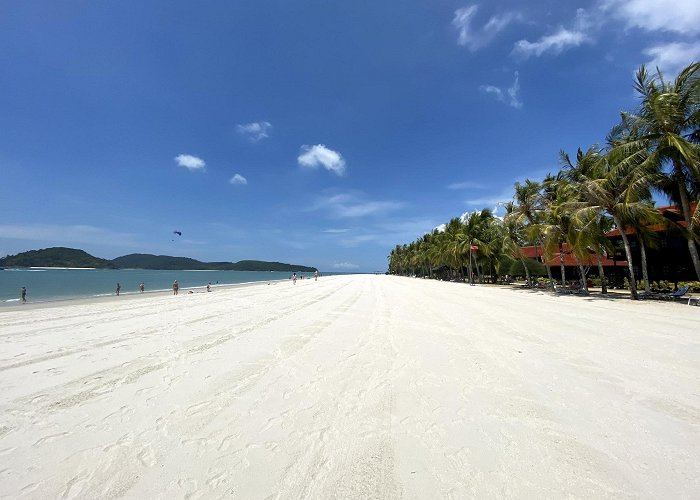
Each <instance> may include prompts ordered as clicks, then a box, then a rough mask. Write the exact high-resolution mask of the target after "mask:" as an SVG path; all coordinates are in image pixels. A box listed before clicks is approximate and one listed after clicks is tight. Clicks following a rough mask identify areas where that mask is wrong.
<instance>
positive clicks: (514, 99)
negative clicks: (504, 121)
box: [479, 71, 523, 109]
mask: <svg viewBox="0 0 700 500" xmlns="http://www.w3.org/2000/svg"><path fill="white" fill-rule="evenodd" d="M479 90H481V91H482V92H486V93H487V94H491V95H493V96H494V97H495V98H496V100H498V101H501V102H503V103H505V104H507V105H508V106H511V107H513V108H516V109H520V108H522V107H523V103H522V101H521V100H520V95H519V94H520V75H519V74H518V72H517V71H516V72H515V80H514V81H513V85H511V86H510V87H508V88H507V89H505V90H503V89H501V88H500V87H496V86H494V85H482V86H481V87H479Z"/></svg>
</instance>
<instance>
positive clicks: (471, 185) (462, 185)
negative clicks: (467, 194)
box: [447, 181, 484, 189]
mask: <svg viewBox="0 0 700 500" xmlns="http://www.w3.org/2000/svg"><path fill="white" fill-rule="evenodd" d="M447 189H484V185H483V184H479V183H478V182H469V181H467V182H453V183H452V184H450V185H449V186H447Z"/></svg>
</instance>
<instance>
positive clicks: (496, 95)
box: [0, 0, 700, 271]
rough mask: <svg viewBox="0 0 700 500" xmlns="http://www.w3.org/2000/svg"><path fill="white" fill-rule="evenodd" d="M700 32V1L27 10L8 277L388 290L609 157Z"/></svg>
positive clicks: (16, 97)
mask: <svg viewBox="0 0 700 500" xmlns="http://www.w3.org/2000/svg"><path fill="white" fill-rule="evenodd" d="M699 32H700V3H699V2H697V0H692V1H691V0H676V1H673V2H671V1H670V0H631V1H626V2H623V1H619V0H598V1H588V2H580V3H571V2H558V1H550V0H535V1H532V2H528V3H527V5H524V4H523V2H515V1H501V2H483V3H481V4H477V3H468V2H456V1H443V0H431V1H423V2H418V1H413V0H407V1H404V2H386V1H376V0H374V1H365V0H358V1H345V2H338V1H328V0H317V1H303V0H300V1H295V2H290V1H288V0H278V1H259V0H255V1H252V0H251V1H236V2H232V1H203V2H185V1H179V0H175V1H168V2H127V1H125V2H88V1H77V0H75V1H65V2H57V1H55V0H50V1H32V2H20V1H15V2H6V3H4V5H3V9H2V12H0V66H1V67H2V71H1V72H0V130H1V131H2V132H1V133H0V174H1V175H0V209H1V210H2V214H3V216H2V219H0V254H2V255H4V254H14V253H17V252H21V251H25V250H30V249H36V248H44V247H49V246H70V247H75V248H82V249H85V250H86V251H88V252H90V253H92V254H93V255H96V256H99V257H105V258H113V257H117V256H119V255H124V254H128V253H134V252H143V253H155V254H168V255H181V256H189V257H193V258H197V259H200V260H205V261H214V260H216V261H221V260H228V261H237V260H241V259H261V260H277V261H283V262H294V263H298V264H306V265H310V266H317V267H318V268H320V269H322V270H327V271H374V270H384V269H385V268H386V256H387V255H388V253H389V251H390V250H391V248H393V246H394V245H395V244H398V243H407V242H410V241H413V240H414V239H416V238H417V237H419V236H420V235H421V234H423V233H425V232H427V231H430V230H431V229H432V228H433V227H436V226H437V225H439V224H441V223H443V222H446V221H447V220H448V219H450V218H451V217H455V216H458V215H461V214H462V213H464V212H465V211H469V210H474V209H480V208H483V207H489V208H492V207H494V206H495V205H496V203H497V202H499V201H504V200H506V199H508V198H510V196H511V194H512V186H513V183H514V182H515V181H516V180H523V179H525V178H526V177H530V178H533V179H537V180H539V179H541V178H542V177H543V176H544V174H545V173H547V172H550V171H556V170H557V169H558V152H559V150H560V149H565V150H568V151H570V152H574V151H575V149H576V148H577V147H578V146H581V147H584V148H586V147H588V146H589V145H591V144H593V143H601V142H602V141H603V140H604V138H605V135H606V133H607V132H608V130H609V128H610V127H611V126H612V125H614V124H615V123H616V121H617V119H618V116H619V112H620V111H621V110H632V109H634V106H635V103H636V98H635V96H634V93H633V87H632V84H633V74H634V71H635V69H636V68H637V67H638V66H639V65H640V64H642V63H649V64H651V65H653V66H656V65H658V66H660V67H661V68H662V70H664V71H665V72H666V73H667V74H669V75H675V73H676V72H677V70H678V69H679V68H680V67H682V66H685V65H687V64H689V63H690V62H692V61H694V60H698V59H699V58H700V41H699V37H698V34H699ZM173 230H180V231H182V236H181V237H174V235H173V234H172V231H173ZM173 239H174V240H175V241H173Z"/></svg>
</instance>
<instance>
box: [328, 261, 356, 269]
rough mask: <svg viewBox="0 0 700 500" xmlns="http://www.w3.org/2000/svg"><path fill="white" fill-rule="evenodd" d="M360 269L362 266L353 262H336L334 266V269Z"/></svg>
mask: <svg viewBox="0 0 700 500" xmlns="http://www.w3.org/2000/svg"><path fill="white" fill-rule="evenodd" d="M358 267H360V266H358V265H357V264H353V263H352V262H336V263H335V264H333V269H357V268H358Z"/></svg>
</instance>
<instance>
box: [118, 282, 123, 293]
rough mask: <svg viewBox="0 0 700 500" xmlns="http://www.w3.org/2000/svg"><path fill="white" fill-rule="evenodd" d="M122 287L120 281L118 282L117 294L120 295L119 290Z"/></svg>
mask: <svg viewBox="0 0 700 500" xmlns="http://www.w3.org/2000/svg"><path fill="white" fill-rule="evenodd" d="M121 289H122V286H121V285H120V284H119V283H117V295H119V290H121Z"/></svg>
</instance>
